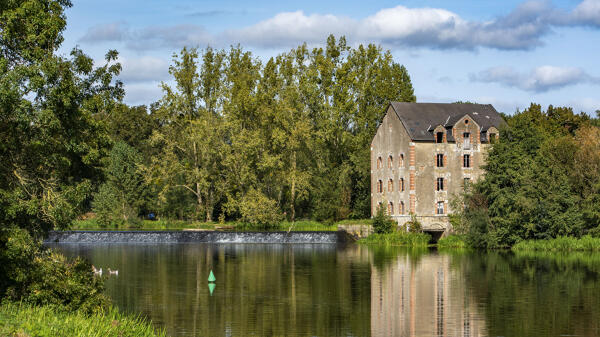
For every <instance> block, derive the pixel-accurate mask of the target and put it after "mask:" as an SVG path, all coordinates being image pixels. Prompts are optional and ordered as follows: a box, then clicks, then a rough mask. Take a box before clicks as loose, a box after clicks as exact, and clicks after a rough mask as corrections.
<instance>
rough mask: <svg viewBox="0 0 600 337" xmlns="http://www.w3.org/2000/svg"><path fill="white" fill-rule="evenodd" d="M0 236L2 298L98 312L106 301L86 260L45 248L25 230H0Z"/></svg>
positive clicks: (0, 286)
mask: <svg viewBox="0 0 600 337" xmlns="http://www.w3.org/2000/svg"><path fill="white" fill-rule="evenodd" d="M0 235H1V236H0V242H2V243H3V247H2V249H0V275H2V277H1V278H0V295H1V296H2V297H3V298H5V299H8V300H13V301H19V302H23V303H28V304H32V305H57V306H60V307H61V308H63V310H68V311H75V310H80V311H82V312H85V313H92V312H97V311H99V310H101V309H103V308H105V307H106V305H107V304H108V299H107V298H106V297H105V295H104V294H103V290H104V287H103V285H102V280H101V279H100V278H97V277H94V274H93V273H92V267H91V265H90V264H89V263H88V262H86V261H84V260H82V259H80V258H77V259H75V260H69V259H67V258H65V257H64V256H63V255H61V254H59V253H56V252H54V251H52V250H50V249H45V248H43V247H42V246H41V244H40V243H39V241H37V240H34V239H33V238H32V237H31V236H30V235H29V234H28V233H27V232H26V231H24V230H20V229H13V230H10V231H2V232H1V233H0Z"/></svg>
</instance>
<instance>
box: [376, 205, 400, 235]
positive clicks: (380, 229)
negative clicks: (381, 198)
mask: <svg viewBox="0 0 600 337" xmlns="http://www.w3.org/2000/svg"><path fill="white" fill-rule="evenodd" d="M396 226H397V225H396V221H394V220H392V218H391V217H390V216H389V215H387V213H386V211H385V208H384V207H383V205H379V207H377V213H376V214H375V217H374V218H373V231H374V232H375V233H378V234H384V233H391V232H393V231H394V230H395V229H396Z"/></svg>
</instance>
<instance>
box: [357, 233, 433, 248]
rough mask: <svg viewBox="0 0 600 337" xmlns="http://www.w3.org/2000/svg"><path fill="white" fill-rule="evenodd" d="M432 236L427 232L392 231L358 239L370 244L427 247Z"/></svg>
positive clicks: (362, 242)
mask: <svg viewBox="0 0 600 337" xmlns="http://www.w3.org/2000/svg"><path fill="white" fill-rule="evenodd" d="M430 240H431V236H430V235H429V234H425V233H406V232H399V231H398V232H392V233H386V234H379V233H373V234H371V235H369V236H367V237H365V238H362V239H360V240H358V241H357V242H358V243H361V244H368V245H387V246H406V247H427V246H428V245H429V241H430Z"/></svg>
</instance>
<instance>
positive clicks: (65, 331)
mask: <svg viewBox="0 0 600 337" xmlns="http://www.w3.org/2000/svg"><path fill="white" fill-rule="evenodd" d="M0 336H10V337H25V336H36V337H55V336H81V337H86V336H90V337H92V336H114V337H120V336H130V337H164V336H166V334H165V332H164V331H156V330H155V329H154V328H153V327H152V325H151V324H150V323H148V322H147V321H145V320H143V319H141V318H139V317H130V316H127V315H124V314H122V313H120V312H119V311H118V310H117V309H115V308H111V309H109V310H108V311H107V312H105V313H99V314H93V315H90V316H86V315H84V314H82V313H79V312H65V311H62V310H60V309H59V308H56V307H50V306H30V305H26V304H19V303H4V304H2V305H0Z"/></svg>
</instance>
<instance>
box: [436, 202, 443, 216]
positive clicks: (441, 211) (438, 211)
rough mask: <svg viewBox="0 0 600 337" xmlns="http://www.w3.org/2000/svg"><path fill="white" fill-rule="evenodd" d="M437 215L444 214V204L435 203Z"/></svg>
mask: <svg viewBox="0 0 600 337" xmlns="http://www.w3.org/2000/svg"><path fill="white" fill-rule="evenodd" d="M437 214H444V202H443V201H438V203H437Z"/></svg>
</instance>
